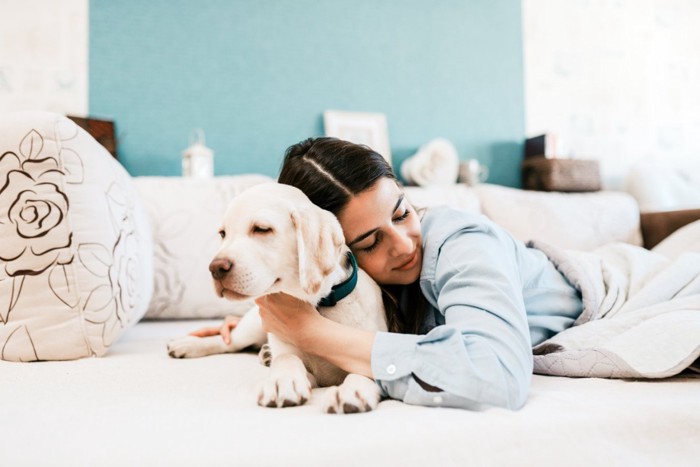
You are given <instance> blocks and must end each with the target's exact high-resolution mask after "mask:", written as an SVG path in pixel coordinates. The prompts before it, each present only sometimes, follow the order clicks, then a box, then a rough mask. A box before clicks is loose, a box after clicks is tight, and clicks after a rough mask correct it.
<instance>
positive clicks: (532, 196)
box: [475, 184, 642, 250]
mask: <svg viewBox="0 0 700 467" xmlns="http://www.w3.org/2000/svg"><path fill="white" fill-rule="evenodd" d="M475 190H476V192H477V193H478V195H479V200H480V201H481V209H482V211H483V213H484V214H485V215H487V216H488V217H489V218H490V219H491V220H493V221H494V222H496V223H497V224H499V225H501V226H502V227H504V228H505V229H506V230H508V231H509V232H510V233H511V234H512V235H513V236H514V237H516V238H518V239H520V240H522V241H524V242H527V241H529V240H539V241H542V242H546V243H548V244H551V245H555V246H558V247H560V248H571V249H575V250H592V249H593V248H596V247H598V246H600V245H604V244H606V243H610V242H627V243H631V244H634V245H641V244H642V237H641V231H640V227H639V208H638V206H637V203H636V202H635V200H634V198H632V197H631V196H630V195H628V194H627V193H623V192H612V191H610V192H605V191H600V192H591V193H556V192H542V191H526V190H518V189H515V188H507V187H503V186H497V185H489V184H482V185H478V186H477V187H475Z"/></svg>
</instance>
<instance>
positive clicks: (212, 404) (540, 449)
mask: <svg viewBox="0 0 700 467" xmlns="http://www.w3.org/2000/svg"><path fill="white" fill-rule="evenodd" d="M208 323H216V322H211V321H176V322H141V323H139V324H137V325H136V326H135V327H134V328H132V329H130V330H128V331H126V333H125V334H124V336H123V337H122V338H121V340H120V341H119V342H117V343H116V344H115V345H114V346H113V348H112V350H111V351H110V353H109V354H108V356H106V357H104V358H99V359H98V358H93V359H84V360H78V361H72V362H41V363H10V362H3V361H0V380H1V381H2V383H1V384H0V440H2V444H1V445H0V465H3V466H17V465H70V466H73V465H90V466H93V465H120V466H124V465H130V466H131V465H168V466H176V465H183V466H185V465H188V466H191V465H256V466H258V465H261V466H265V465H284V466H294V465H300V466H301V465H303V466H312V465H324V466H327V465H333V467H339V466H345V465H348V466H350V465H353V466H354V465H362V466H368V465H397V466H398V465H401V466H408V465H488V466H495V465H518V466H527V465H532V466H538V467H541V466H548V465H564V464H565V465H567V466H577V465H581V466H590V465H597V464H604V465H625V466H627V465H635V466H641V465H692V464H694V465H697V462H698V459H700V378H692V377H676V378H673V379H669V380H661V381H654V382H635V381H620V380H616V381H613V380H604V379H570V378H560V377H551V376H535V377H534V379H533V385H532V390H531V395H530V398H529V400H528V403H527V404H526V406H525V407H524V408H523V409H522V410H520V411H519V412H509V411H507V410H503V409H490V410H486V411H483V412H468V411H462V410H457V409H430V408H423V407H412V406H408V405H404V404H402V403H400V402H396V401H385V402H382V403H381V404H380V405H379V408H378V410H377V411H375V412H372V413H368V414H356V415H348V416H341V415H325V414H323V413H321V409H320V407H319V406H318V403H319V399H320V398H319V395H320V394H321V391H323V390H322V389H319V390H315V391H314V395H313V397H312V399H311V401H310V403H309V404H308V405H306V406H304V407H299V408H286V409H268V408H261V407H258V406H257V405H256V404H255V400H256V387H257V384H258V383H259V382H260V381H261V380H262V378H264V376H265V374H266V372H267V368H264V367H262V366H261V365H259V364H258V361H257V356H256V355H254V354H242V355H217V356H212V357H205V358H202V359H194V360H175V359H171V358H169V357H168V355H167V353H166V351H165V343H166V341H167V340H168V339H169V338H170V337H175V336H179V335H182V334H183V333H185V332H187V331H190V330H192V329H195V328H197V327H200V326H202V325H205V324H208Z"/></svg>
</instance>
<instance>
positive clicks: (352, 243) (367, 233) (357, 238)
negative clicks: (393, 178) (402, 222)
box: [348, 193, 404, 246]
mask: <svg viewBox="0 0 700 467" xmlns="http://www.w3.org/2000/svg"><path fill="white" fill-rule="evenodd" d="M403 198H404V195H403V193H401V196H399V199H398V201H396V205H395V206H394V209H392V210H391V215H392V216H393V215H394V211H396V210H397V209H398V208H399V206H401V203H402V202H403ZM377 230H379V227H377V228H374V229H372V230H370V231H368V232H365V233H363V234H362V235H360V236H358V237H356V238H355V240H353V241H351V242H350V243H348V246H352V245H354V244H355V243H358V242H361V241H362V240H364V239H365V238H367V237H369V236H370V235H372V234H373V233H374V232H376V231H377Z"/></svg>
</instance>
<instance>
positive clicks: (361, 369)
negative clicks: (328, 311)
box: [256, 293, 376, 378]
mask: <svg viewBox="0 0 700 467" xmlns="http://www.w3.org/2000/svg"><path fill="white" fill-rule="evenodd" d="M256 303H257V304H258V306H259V307H260V317H261V318H262V322H263V329H264V330H265V331H266V332H271V333H273V334H275V335H276V336H278V337H279V338H281V339H282V340H284V341H287V342H289V343H290V344H292V345H294V346H296V347H298V348H299V349H301V350H303V351H304V352H307V353H310V354H312V355H316V356H319V357H322V358H324V359H325V360H328V361H329V362H330V363H332V364H334V365H336V366H337V367H339V368H342V369H343V370H345V371H347V372H348V373H356V374H360V375H364V376H367V377H369V378H372V366H371V361H370V360H371V355H372V346H373V344H374V338H375V335H376V333H375V332H373V331H366V330H363V329H357V328H353V327H349V326H345V325H342V324H339V323H336V322H335V321H331V320H329V319H328V318H324V317H323V316H321V315H320V314H319V313H318V311H317V310H316V308H314V307H313V306H312V305H311V304H309V303H306V302H302V301H301V300H298V299H296V298H294V297H292V296H290V295H286V294H283V293H276V294H271V295H267V296H264V297H261V298H259V299H257V300H256Z"/></svg>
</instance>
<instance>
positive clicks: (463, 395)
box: [372, 207, 582, 409]
mask: <svg viewBox="0 0 700 467" xmlns="http://www.w3.org/2000/svg"><path fill="white" fill-rule="evenodd" d="M421 228H422V232H423V268H422V271H421V275H420V287H421V290H422V292H423V295H424V296H425V297H426V299H427V301H428V303H429V305H430V309H429V310H428V312H427V315H426V319H425V321H424V323H423V328H424V332H426V334H424V335H414V334H396V333H388V332H379V333H377V337H376V339H375V341H374V345H373V348H372V372H373V374H374V378H375V380H376V381H377V384H378V385H379V386H380V388H381V389H382V390H383V392H384V393H385V395H386V396H388V397H391V398H393V399H399V400H402V401H404V402H406V403H408V404H417V405H427V406H449V407H461V408H467V409H480V408H484V407H488V406H498V407H506V408H509V409H518V408H520V407H522V406H523V404H525V401H526V400H527V394H528V389H529V387H530V380H531V377H532V346H533V345H536V344H538V343H540V342H542V341H544V340H545V339H547V338H548V337H550V336H552V335H554V334H556V333H557V332H560V331H562V330H564V329H566V328H568V327H570V326H571V325H572V324H573V322H574V321H575V320H576V318H577V317H578V316H579V314H580V313H581V311H582V302H581V296H580V293H579V291H578V290H576V288H574V287H573V286H572V285H571V284H570V283H569V282H568V281H567V280H566V279H565V278H564V276H563V275H562V274H561V273H560V272H559V271H557V270H556V268H555V267H554V265H553V264H552V263H551V262H550V261H549V260H548V259H547V257H546V256H545V255H544V253H542V252H541V251H539V250H536V249H532V248H528V247H526V246H525V244H523V243H522V242H520V241H518V240H516V239H514V238H513V237H511V236H510V235H509V234H508V233H507V232H506V231H505V230H503V229H502V228H501V227H499V226H498V225H496V224H494V223H493V222H491V221H490V220H488V219H487V218H486V217H485V216H478V215H473V214H468V213H465V212H462V211H457V210H454V209H451V208H448V207H440V208H433V209H431V210H429V211H428V212H427V213H426V215H425V217H424V218H423V220H422V222H421ZM413 375H415V376H417V377H418V378H420V379H421V380H422V381H424V382H425V383H428V384H429V385H431V386H435V387H437V388H440V389H442V391H441V392H429V391H426V390H424V389H423V388H422V387H421V386H420V385H419V384H418V382H417V381H416V380H415V379H414V377H413Z"/></svg>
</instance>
